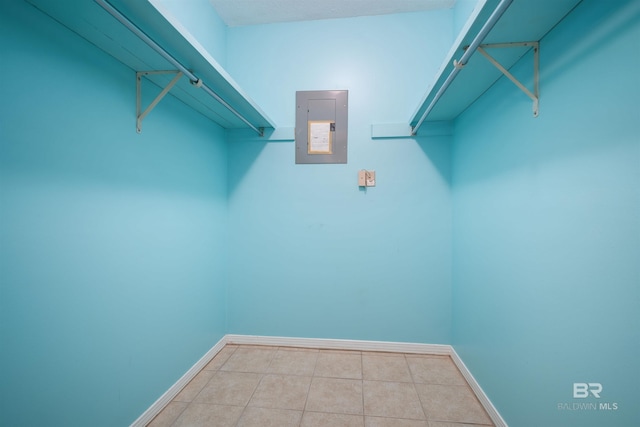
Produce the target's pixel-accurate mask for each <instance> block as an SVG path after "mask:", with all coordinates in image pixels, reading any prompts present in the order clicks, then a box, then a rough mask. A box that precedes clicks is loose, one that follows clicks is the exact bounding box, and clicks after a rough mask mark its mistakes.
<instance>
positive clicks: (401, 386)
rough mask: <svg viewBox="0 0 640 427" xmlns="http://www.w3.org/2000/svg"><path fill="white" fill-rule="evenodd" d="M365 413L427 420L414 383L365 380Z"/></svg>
mask: <svg viewBox="0 0 640 427" xmlns="http://www.w3.org/2000/svg"><path fill="white" fill-rule="evenodd" d="M362 387H363V393H364V413H365V415H372V416H380V417H387V418H410V419H414V420H425V419H426V417H425V414H424V411H423V410H422V405H421V404H420V398H419V397H418V393H416V389H415V387H414V385H413V383H396V382H383V381H363V385H362Z"/></svg>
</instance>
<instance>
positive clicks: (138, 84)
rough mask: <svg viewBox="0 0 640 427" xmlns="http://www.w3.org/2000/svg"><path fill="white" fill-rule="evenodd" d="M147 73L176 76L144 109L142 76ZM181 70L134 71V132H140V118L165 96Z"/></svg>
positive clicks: (180, 73)
mask: <svg viewBox="0 0 640 427" xmlns="http://www.w3.org/2000/svg"><path fill="white" fill-rule="evenodd" d="M149 74H175V75H176V76H175V77H174V78H173V80H171V81H170V82H169V84H168V85H167V86H166V87H165V88H164V89H162V92H160V93H159V94H158V96H156V98H155V99H154V100H153V101H152V102H151V104H149V106H148V107H147V108H146V109H145V110H144V111H142V112H141V111H140V110H142V77H143V76H147V75H149ZM182 75H183V74H182V71H177V70H176V71H137V72H136V132H138V133H142V120H144V118H145V117H147V114H149V113H150V112H151V110H153V108H154V107H155V106H156V105H158V102H160V101H161V100H162V98H164V97H165V95H166V94H167V93H169V91H170V90H171V88H172V87H173V86H174V85H175V84H176V83H178V80H180V77H182Z"/></svg>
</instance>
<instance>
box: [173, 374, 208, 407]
mask: <svg viewBox="0 0 640 427" xmlns="http://www.w3.org/2000/svg"><path fill="white" fill-rule="evenodd" d="M214 375H215V371H205V370H202V371H200V373H199V374H198V375H196V376H195V378H194V379H192V380H191V381H190V382H189V384H187V386H186V387H185V388H183V389H182V391H180V393H178V395H177V396H176V397H175V398H174V399H173V400H175V401H178V402H191V401H192V400H193V399H195V398H196V396H197V395H198V393H200V391H202V389H203V388H204V387H205V386H206V385H207V383H208V382H209V380H210V379H211V377H213V376H214Z"/></svg>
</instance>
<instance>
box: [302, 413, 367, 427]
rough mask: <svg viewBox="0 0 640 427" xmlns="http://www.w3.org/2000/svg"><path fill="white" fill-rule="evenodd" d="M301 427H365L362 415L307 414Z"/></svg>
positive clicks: (303, 417)
mask: <svg viewBox="0 0 640 427" xmlns="http://www.w3.org/2000/svg"><path fill="white" fill-rule="evenodd" d="M300 427H364V417H363V416H362V415H347V414H330V413H328V412H305V413H304V415H302V423H301V424H300Z"/></svg>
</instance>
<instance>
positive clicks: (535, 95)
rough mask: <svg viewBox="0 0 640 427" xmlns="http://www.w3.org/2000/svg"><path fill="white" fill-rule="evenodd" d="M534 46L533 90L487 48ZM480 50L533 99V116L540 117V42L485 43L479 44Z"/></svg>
mask: <svg viewBox="0 0 640 427" xmlns="http://www.w3.org/2000/svg"><path fill="white" fill-rule="evenodd" d="M523 46H524V47H533V92H531V91H530V90H529V89H527V88H526V87H525V86H524V85H523V84H522V83H520V81H518V79H516V78H515V77H514V76H513V74H511V73H510V72H509V71H508V70H507V69H506V68H504V67H503V66H502V65H500V63H499V62H498V61H496V60H495V58H493V57H492V56H491V55H489V54H488V53H487V51H486V50H485V49H487V48H507V47H523ZM478 52H480V53H481V54H482V55H483V56H484V57H485V58H487V59H488V60H489V62H491V63H492V64H493V65H494V66H495V67H496V68H497V69H498V70H500V71H501V72H502V74H504V75H505V76H506V77H507V78H508V79H509V80H511V81H512V82H513V83H514V84H515V85H516V86H518V88H520V90H521V91H523V92H524V93H525V94H526V95H527V96H528V97H529V98H531V100H532V101H533V117H538V109H539V108H538V107H539V102H540V86H539V82H540V43H539V42H520V43H494V44H483V45H480V46H478Z"/></svg>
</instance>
